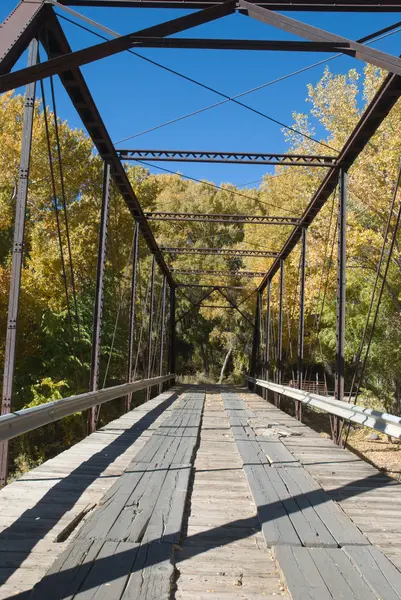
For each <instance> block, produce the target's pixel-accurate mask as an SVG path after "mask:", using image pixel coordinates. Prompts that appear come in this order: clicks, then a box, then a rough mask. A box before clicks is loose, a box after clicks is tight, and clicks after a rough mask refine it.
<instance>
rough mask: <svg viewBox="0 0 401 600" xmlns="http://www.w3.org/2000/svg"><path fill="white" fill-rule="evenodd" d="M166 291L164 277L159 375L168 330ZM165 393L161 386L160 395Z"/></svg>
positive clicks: (161, 368) (164, 279)
mask: <svg viewBox="0 0 401 600" xmlns="http://www.w3.org/2000/svg"><path fill="white" fill-rule="evenodd" d="M166 290H167V278H166V276H164V277H163V287H162V314H161V323H160V355H159V375H160V376H162V375H163V363H164V336H165V329H166V323H165V321H166ZM162 391H163V384H160V386H159V394H161V393H162Z"/></svg>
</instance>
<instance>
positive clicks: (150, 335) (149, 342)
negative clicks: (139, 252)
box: [146, 255, 156, 400]
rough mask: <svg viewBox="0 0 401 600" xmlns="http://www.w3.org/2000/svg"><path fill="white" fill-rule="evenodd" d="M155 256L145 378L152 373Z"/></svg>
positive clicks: (152, 270) (149, 376) (150, 391)
mask: <svg viewBox="0 0 401 600" xmlns="http://www.w3.org/2000/svg"><path fill="white" fill-rule="evenodd" d="M155 262H156V260H155V256H154V255H153V256H152V269H151V275H150V299H149V329H148V371H147V378H148V379H150V378H151V373H152V333H153V309H154V298H155ZM151 393H152V388H148V389H147V390H146V400H150V396H151Z"/></svg>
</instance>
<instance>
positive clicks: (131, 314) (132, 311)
mask: <svg viewBox="0 0 401 600" xmlns="http://www.w3.org/2000/svg"><path fill="white" fill-rule="evenodd" d="M134 227H135V230H134V242H133V248H132V250H133V255H132V277H131V297H130V307H129V334H128V364H127V382H128V383H131V381H132V359H133V354H134V335H135V298H136V271H137V263H138V242H139V224H138V223H137V222H135V226H134ZM131 401H132V394H128V395H127V396H126V397H125V412H128V411H129V410H130V409H131Z"/></svg>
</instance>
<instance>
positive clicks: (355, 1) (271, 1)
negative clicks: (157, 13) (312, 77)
mask: <svg viewBox="0 0 401 600" xmlns="http://www.w3.org/2000/svg"><path fill="white" fill-rule="evenodd" d="M59 2H60V4H65V5H69V6H102V7H106V6H109V7H121V8H170V9H173V8H178V9H180V10H182V9H197V8H207V7H208V6H213V5H215V4H221V3H223V2H224V0H59ZM252 2H254V3H255V4H258V5H260V6H266V7H268V8H270V10H280V11H316V12H326V11H327V12H400V11H401V1H399V0H385V1H384V2H378V1H377V0H291V1H289V0H251V3H252Z"/></svg>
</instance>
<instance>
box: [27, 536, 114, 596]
mask: <svg viewBox="0 0 401 600" xmlns="http://www.w3.org/2000/svg"><path fill="white" fill-rule="evenodd" d="M102 543H103V542H99V541H90V540H77V541H76V542H75V543H74V544H69V545H68V546H67V548H66V549H65V550H64V552H63V553H62V554H61V555H60V556H59V557H58V558H57V560H56V561H55V562H54V563H53V565H52V566H51V567H50V569H49V571H48V572H47V573H46V575H45V577H44V578H43V579H42V580H41V581H40V582H39V583H38V584H37V585H36V586H35V587H34V589H33V591H32V594H31V596H30V600H44V598H49V599H50V598H57V597H59V593H58V590H63V600H72V599H73V598H74V596H75V594H76V593H77V592H78V591H79V588H80V587H81V585H82V583H83V582H84V580H85V578H86V576H87V575H88V573H89V571H90V569H91V568H92V565H93V562H94V560H95V559H96V556H97V555H98V553H99V551H100V549H101V547H102Z"/></svg>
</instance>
